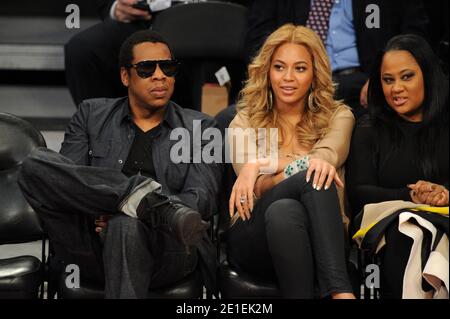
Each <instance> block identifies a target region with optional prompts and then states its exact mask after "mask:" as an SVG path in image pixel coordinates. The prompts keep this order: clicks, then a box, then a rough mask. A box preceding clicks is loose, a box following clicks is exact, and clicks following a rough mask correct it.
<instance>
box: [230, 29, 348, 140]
mask: <svg viewBox="0 0 450 319" xmlns="http://www.w3.org/2000/svg"><path fill="white" fill-rule="evenodd" d="M286 43H293V44H299V45H303V46H304V47H305V48H306V49H307V50H308V52H309V53H310V54H311V57H312V62H313V82H312V88H311V89H312V94H313V99H312V102H313V104H314V105H313V108H314V109H315V111H312V110H311V107H310V106H308V104H309V103H308V98H306V102H305V112H304V114H303V116H302V119H301V121H300V122H299V123H298V124H297V126H296V127H295V130H296V135H297V139H298V142H299V144H300V145H302V146H304V147H306V148H308V149H310V148H311V147H312V146H313V145H314V144H315V143H316V142H317V141H318V140H320V139H321V138H322V137H323V136H324V135H325V134H327V132H328V131H329V127H330V121H331V119H332V117H333V115H334V114H335V112H336V110H337V109H339V108H340V107H346V106H345V105H344V104H343V103H342V102H341V101H336V100H334V98H333V95H334V91H335V89H334V85H333V81H332V79H331V67H330V62H329V60H328V56H327V52H326V50H325V47H324V45H323V44H322V40H321V39H320V38H319V37H318V36H317V35H316V33H314V31H312V30H311V29H309V28H307V27H303V26H295V25H293V24H286V25H284V26H282V27H280V28H279V29H277V30H276V31H274V32H273V33H272V34H271V35H270V36H269V37H268V38H267V40H266V41H265V43H264V45H263V46H262V48H261V49H260V50H259V52H258V54H257V55H256V57H254V59H253V61H252V62H251V63H250V65H249V67H248V80H247V81H246V82H245V86H244V88H243V89H242V91H241V92H240V94H239V100H238V102H237V110H238V111H243V112H244V114H246V116H247V117H248V118H249V121H250V125H251V127H253V128H278V129H279V130H280V132H281V134H280V135H279V136H280V138H279V143H280V144H282V143H283V139H284V136H285V132H284V129H283V127H284V125H282V121H281V119H280V118H279V116H278V112H277V110H276V108H275V107H269V103H270V102H269V97H268V96H269V90H271V89H270V79H269V71H270V66H271V63H272V56H273V54H274V52H275V50H276V49H277V48H278V47H280V46H281V45H283V44H286Z"/></svg>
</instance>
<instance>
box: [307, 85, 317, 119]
mask: <svg viewBox="0 0 450 319" xmlns="http://www.w3.org/2000/svg"><path fill="white" fill-rule="evenodd" d="M308 108H309V109H310V110H311V112H313V113H316V112H318V111H319V109H320V108H319V106H318V105H316V104H315V103H314V91H313V89H312V88H311V89H310V90H309V95H308Z"/></svg>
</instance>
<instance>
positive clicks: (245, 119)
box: [229, 110, 250, 128]
mask: <svg viewBox="0 0 450 319" xmlns="http://www.w3.org/2000/svg"><path fill="white" fill-rule="evenodd" d="M229 127H230V128H239V127H240V128H249V127H250V118H249V116H248V114H247V112H246V111H245V110H238V111H237V113H236V115H235V116H234V118H233V120H232V121H231V122H230V125H229Z"/></svg>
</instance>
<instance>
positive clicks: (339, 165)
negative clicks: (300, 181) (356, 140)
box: [228, 107, 355, 227]
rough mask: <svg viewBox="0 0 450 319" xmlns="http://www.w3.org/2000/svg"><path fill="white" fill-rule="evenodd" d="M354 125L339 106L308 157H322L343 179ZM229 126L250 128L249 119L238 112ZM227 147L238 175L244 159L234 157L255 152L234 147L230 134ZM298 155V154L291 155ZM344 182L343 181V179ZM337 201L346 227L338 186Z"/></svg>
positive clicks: (245, 155)
mask: <svg viewBox="0 0 450 319" xmlns="http://www.w3.org/2000/svg"><path fill="white" fill-rule="evenodd" d="M354 125H355V118H354V116H353V113H352V112H351V111H350V110H349V109H348V108H345V107H340V108H339V109H337V110H336V112H335V114H334V116H333V118H332V120H331V126H330V131H329V132H328V134H327V135H326V136H325V137H323V138H322V139H321V140H319V141H318V142H317V143H316V144H315V145H314V146H313V148H312V149H311V150H310V151H309V153H308V154H306V155H308V156H309V157H310V158H318V159H323V160H325V161H327V162H328V163H330V164H331V165H333V166H334V167H336V170H337V172H338V174H339V177H340V178H341V179H342V180H343V181H344V175H345V170H344V163H345V160H346V159H347V156H348V153H349V148H350V140H351V136H352V132H353V127H354ZM229 127H230V128H233V129H234V128H241V129H246V128H251V126H250V122H249V119H248V117H247V115H246V114H245V112H242V111H240V112H238V114H236V116H235V117H234V119H233V121H232V122H231V123H230V126H229ZM228 143H229V147H230V148H232V154H233V155H234V158H233V159H232V165H233V168H234V171H235V172H236V175H239V173H240V171H241V169H242V167H243V166H244V165H245V163H246V161H244V162H243V163H237V162H236V161H235V158H236V156H237V155H239V156H241V158H245V159H249V158H256V153H255V154H250V153H252V152H253V150H252V151H249V149H248V148H246V147H244V148H242V149H236V145H235V143H233V141H231V135H229V137H228ZM293 157H300V156H295V155H294V156H293ZM344 183H345V181H344ZM338 195H339V201H340V205H341V214H342V219H343V222H344V224H345V225H346V227H348V222H349V220H348V217H347V215H346V213H345V204H344V203H345V193H344V189H342V188H339V187H338Z"/></svg>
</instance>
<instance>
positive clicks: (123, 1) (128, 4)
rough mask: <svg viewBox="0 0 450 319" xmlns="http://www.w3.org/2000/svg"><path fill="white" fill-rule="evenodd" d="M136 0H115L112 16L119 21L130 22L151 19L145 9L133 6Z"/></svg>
mask: <svg viewBox="0 0 450 319" xmlns="http://www.w3.org/2000/svg"><path fill="white" fill-rule="evenodd" d="M136 2H138V1H137V0H117V4H116V7H115V10H114V17H115V18H116V20H117V21H119V22H124V23H128V22H132V21H136V20H151V18H152V15H151V14H150V13H149V12H147V11H145V10H140V9H136V8H133V5H134V4H136Z"/></svg>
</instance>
